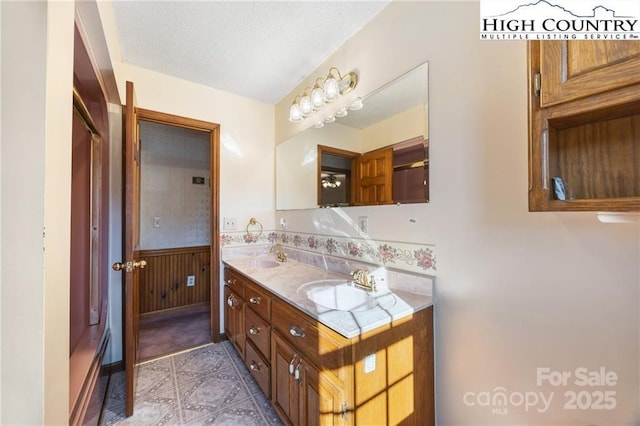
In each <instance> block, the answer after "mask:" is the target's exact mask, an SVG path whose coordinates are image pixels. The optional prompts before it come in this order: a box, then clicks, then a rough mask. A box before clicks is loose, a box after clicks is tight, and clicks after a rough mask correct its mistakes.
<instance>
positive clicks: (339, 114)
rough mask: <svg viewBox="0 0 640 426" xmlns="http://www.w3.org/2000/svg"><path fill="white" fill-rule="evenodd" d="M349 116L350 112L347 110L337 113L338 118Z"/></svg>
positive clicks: (343, 109)
mask: <svg viewBox="0 0 640 426" xmlns="http://www.w3.org/2000/svg"><path fill="white" fill-rule="evenodd" d="M348 114H349V111H347V109H346V108H342V109H341V110H340V111H338V112H336V117H337V118H342V117H346V116H347V115H348Z"/></svg>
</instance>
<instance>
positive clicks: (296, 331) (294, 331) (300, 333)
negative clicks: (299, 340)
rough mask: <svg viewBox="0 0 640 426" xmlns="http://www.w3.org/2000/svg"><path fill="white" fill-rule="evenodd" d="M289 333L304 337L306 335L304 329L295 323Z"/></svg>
mask: <svg viewBox="0 0 640 426" xmlns="http://www.w3.org/2000/svg"><path fill="white" fill-rule="evenodd" d="M289 333H291V335H292V336H293V337H304V336H305V333H304V330H301V329H299V328H298V327H296V326H295V325H292V326H291V328H290V329H289Z"/></svg>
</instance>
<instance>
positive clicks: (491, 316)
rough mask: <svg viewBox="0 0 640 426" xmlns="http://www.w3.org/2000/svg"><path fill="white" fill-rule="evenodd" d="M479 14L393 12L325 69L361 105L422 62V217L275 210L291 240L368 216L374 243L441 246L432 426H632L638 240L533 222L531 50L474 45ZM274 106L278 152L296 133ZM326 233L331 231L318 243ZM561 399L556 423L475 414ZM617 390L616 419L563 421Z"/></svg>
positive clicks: (405, 211)
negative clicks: (579, 405)
mask: <svg viewBox="0 0 640 426" xmlns="http://www.w3.org/2000/svg"><path fill="white" fill-rule="evenodd" d="M478 17H479V3H477V2H469V3H465V2H392V3H391V4H390V5H389V6H387V8H386V9H384V10H383V11H382V12H381V13H380V15H378V16H377V17H376V18H374V20H373V21H372V22H371V23H370V24H369V25H367V26H365V27H364V28H363V30H362V31H360V32H359V33H358V34H356V35H355V36H354V37H353V38H352V39H351V40H350V41H348V42H347V44H345V45H344V46H343V47H342V48H341V49H340V50H338V52H336V54H334V55H333V56H331V57H330V58H328V60H327V61H326V62H325V64H324V65H322V66H320V67H319V68H318V69H317V70H316V72H314V73H311V75H312V76H315V75H322V74H323V73H324V72H326V69H328V68H329V66H332V65H335V66H338V67H339V68H340V69H344V70H350V69H354V68H355V69H357V70H358V72H359V73H360V76H361V78H360V83H359V86H358V87H357V88H356V89H355V91H358V90H360V92H358V93H356V96H362V95H364V94H366V93H368V92H370V91H371V90H373V89H375V88H376V87H379V86H381V85H382V84H384V83H385V82H387V81H389V80H391V79H393V78H394V77H396V76H398V75H400V74H402V73H403V72H405V71H407V70H409V69H411V68H412V67H414V66H416V65H417V64H419V63H421V62H423V61H425V60H428V61H429V73H430V76H429V79H430V87H429V89H430V90H429V92H430V99H429V140H430V159H431V164H430V173H431V176H430V182H431V184H430V192H431V202H430V203H429V204H428V205H403V206H400V207H396V206H382V207H354V208H347V209H315V210H297V211H279V212H277V219H278V218H279V217H286V218H287V219H288V229H289V230H290V231H306V232H314V231H316V225H317V224H320V225H322V226H326V224H332V226H333V229H334V230H335V232H336V233H340V234H342V233H344V232H350V233H351V234H353V233H354V231H353V228H352V227H350V226H347V225H346V223H347V222H348V221H350V220H355V218H357V216H360V215H363V216H368V219H369V230H370V231H369V233H370V235H371V237H372V238H378V239H392V240H402V241H409V242H425V243H426V242H428V243H435V244H436V248H437V250H436V252H437V253H438V271H437V280H436V286H435V299H436V305H435V315H436V318H435V339H436V340H435V344H436V367H435V368H436V411H437V424H438V425H456V426H463V425H501V424H504V425H514V424H540V425H551V424H563V425H579V424H580V425H582V424H600V425H617V426H620V425H631V424H636V422H637V420H638V418H640V409H639V401H640V395H639V378H640V372H639V360H640V357H639V347H640V345H639V316H638V315H639V314H638V312H639V310H640V271H639V269H638V262H639V261H640V227H639V226H638V224H619V225H611V224H601V223H599V222H598V221H597V220H596V215H595V213H529V212H528V211H527V187H528V181H527V179H528V177H527V176H528V172H527V96H526V93H527V88H526V85H527V82H526V49H525V44H524V43H523V42H514V41H504V42H503V41H500V42H488V41H480V40H479V35H478ZM306 85H308V82H303V83H302V84H301V85H300V86H299V87H298V88H296V89H294V90H293V91H292V94H291V95H290V96H287V97H285V99H283V101H282V102H280V103H279V104H278V105H277V106H276V139H277V141H281V140H284V139H286V138H287V137H289V136H290V135H291V134H293V133H294V132H295V131H296V126H295V125H292V124H291V123H288V122H287V110H288V107H289V105H290V104H291V100H292V98H293V96H294V94H295V93H299V92H300V91H301V90H302V89H303V88H304V86H306ZM323 232H325V231H323ZM538 367H549V368H551V369H552V370H559V371H564V370H567V371H574V370H575V369H576V368H578V367H586V368H588V369H590V370H597V369H599V368H600V367H605V368H606V370H607V371H614V372H615V373H616V374H617V375H618V377H619V380H618V382H617V384H616V385H615V386H612V387H604V388H603V387H596V388H588V387H587V388H583V387H578V386H575V385H574V384H573V382H572V381H571V382H569V383H568V385H567V386H566V387H563V386H560V387H555V388H553V387H549V386H537V384H536V371H537V368H538ZM496 387H504V388H505V389H506V392H507V393H508V394H512V393H513V392H544V393H545V395H548V394H549V393H550V392H554V397H553V399H552V403H551V405H550V407H549V409H548V410H547V411H544V412H537V411H535V410H534V409H530V410H529V411H525V410H524V408H523V407H522V406H518V407H516V406H510V407H508V413H507V414H503V415H500V414H493V413H492V411H491V407H481V406H468V405H466V404H465V403H464V401H463V397H464V395H465V394H466V393H467V392H476V393H479V392H492V391H493V390H494V389H495V388H496ZM581 390H586V391H589V392H591V391H593V390H613V391H615V392H616V395H615V398H616V402H617V406H616V408H615V409H613V410H569V409H565V408H564V403H565V402H566V401H567V397H566V396H565V395H564V392H566V391H576V392H577V391H581Z"/></svg>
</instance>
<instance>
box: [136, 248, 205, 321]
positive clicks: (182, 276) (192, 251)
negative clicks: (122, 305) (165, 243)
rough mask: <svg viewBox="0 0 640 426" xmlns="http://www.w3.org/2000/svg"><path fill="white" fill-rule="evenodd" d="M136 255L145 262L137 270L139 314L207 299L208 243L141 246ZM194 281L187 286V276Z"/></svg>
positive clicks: (202, 301) (198, 302) (203, 301)
mask: <svg viewBox="0 0 640 426" xmlns="http://www.w3.org/2000/svg"><path fill="white" fill-rule="evenodd" d="M136 258H137V259H144V260H146V261H147V265H146V266H145V268H144V269H141V270H140V314H141V315H143V314H146V313H150V312H156V311H161V310H166V309H175V308H180V307H183V306H189V305H194V304H202V303H209V301H210V295H211V285H210V277H211V249H210V246H198V247H181V248H169V249H162V250H141V251H139V252H138V253H137V254H136ZM189 275H193V276H195V285H194V286H193V287H187V277H188V276H189Z"/></svg>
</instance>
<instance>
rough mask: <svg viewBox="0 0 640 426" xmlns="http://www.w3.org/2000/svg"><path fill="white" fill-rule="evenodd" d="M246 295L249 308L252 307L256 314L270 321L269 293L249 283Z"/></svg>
mask: <svg viewBox="0 0 640 426" xmlns="http://www.w3.org/2000/svg"><path fill="white" fill-rule="evenodd" d="M245 295H246V297H245V301H246V302H247V306H250V307H251V309H253V311H254V312H255V313H257V314H258V315H260V316H261V317H262V318H264V319H265V320H267V321H269V319H270V315H271V296H269V293H267V292H266V291H265V290H263V289H262V288H260V287H259V286H257V285H255V284H253V283H252V282H250V281H247V284H246V289H245Z"/></svg>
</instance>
